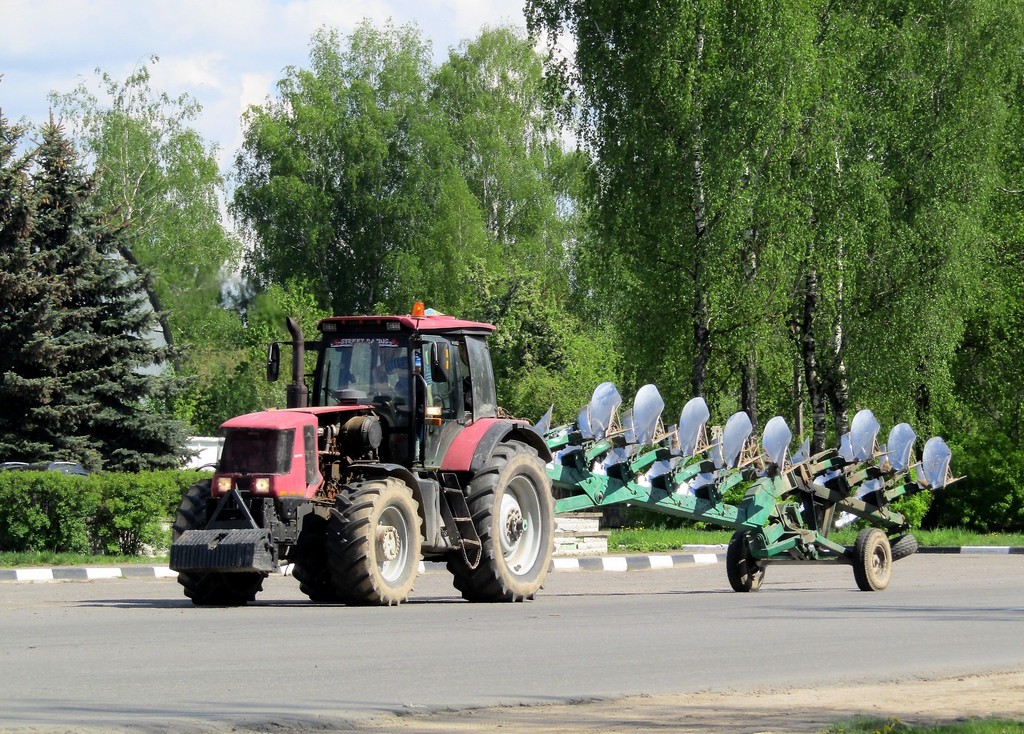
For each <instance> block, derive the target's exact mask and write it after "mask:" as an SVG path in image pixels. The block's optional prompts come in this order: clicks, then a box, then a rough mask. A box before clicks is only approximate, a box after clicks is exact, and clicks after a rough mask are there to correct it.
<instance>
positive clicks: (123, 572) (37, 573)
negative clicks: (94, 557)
mask: <svg viewBox="0 0 1024 734" xmlns="http://www.w3.org/2000/svg"><path fill="white" fill-rule="evenodd" d="M177 576H178V574H177V572H175V571H172V570H170V569H169V568H167V566H122V567H108V566H101V567H99V568H84V567H81V566H72V567H70V568H12V569H0V581H96V580H100V579H127V578H150V579H152V578H177Z"/></svg>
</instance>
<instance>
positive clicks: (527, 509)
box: [448, 441, 555, 602]
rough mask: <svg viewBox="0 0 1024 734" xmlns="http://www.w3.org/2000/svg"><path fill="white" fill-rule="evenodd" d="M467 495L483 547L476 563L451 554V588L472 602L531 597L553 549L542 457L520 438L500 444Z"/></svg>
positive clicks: (552, 513)
mask: <svg viewBox="0 0 1024 734" xmlns="http://www.w3.org/2000/svg"><path fill="white" fill-rule="evenodd" d="M468 495H469V496H468V504H469V511H470V514H471V516H472V518H473V522H474V524H475V525H476V530H477V534H478V535H479V536H480V542H481V543H482V545H483V548H482V554H481V557H480V562H479V564H478V565H477V567H476V568H470V567H469V566H468V565H467V563H466V560H465V558H464V557H463V555H462V554H461V553H459V554H455V553H452V554H450V555H449V557H448V570H449V571H450V572H451V573H452V576H453V583H454V585H455V588H456V589H458V590H459V592H461V594H462V597H463V598H464V599H467V600H469V601H474V602H515V601H523V600H525V599H532V598H533V597H534V595H535V594H536V593H537V591H538V590H540V588H541V586H542V585H543V584H544V579H545V577H546V576H547V573H548V569H549V567H550V566H551V555H552V553H553V552H554V539H555V531H554V530H555V509H554V507H555V506H554V499H553V498H552V496H551V489H550V483H549V480H548V477H547V473H546V472H545V470H544V462H543V461H541V459H540V457H539V456H538V455H537V452H536V451H535V450H534V449H532V448H530V447H528V446H527V445H526V444H524V443H521V442H519V441H508V442H506V443H501V444H499V445H498V446H497V447H496V448H495V449H494V453H493V454H492V455H491V457H490V459H488V460H487V463H486V464H485V465H484V467H483V468H482V469H481V470H480V471H479V472H477V474H476V475H475V476H474V477H473V479H472V480H471V481H470V483H469V493H468Z"/></svg>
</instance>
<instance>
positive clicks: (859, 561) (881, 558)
mask: <svg viewBox="0 0 1024 734" xmlns="http://www.w3.org/2000/svg"><path fill="white" fill-rule="evenodd" d="M853 577H854V578H855V579H856V580H857V588H859V589H860V590H861V591H881V590H882V589H884V588H885V587H886V586H888V585H889V579H890V578H891V577H892V549H891V548H890V546H889V539H888V538H887V537H885V533H883V532H882V531H881V530H879V529H878V528H865V529H864V530H861V531H860V533H859V534H858V535H857V542H856V543H855V544H854V546H853Z"/></svg>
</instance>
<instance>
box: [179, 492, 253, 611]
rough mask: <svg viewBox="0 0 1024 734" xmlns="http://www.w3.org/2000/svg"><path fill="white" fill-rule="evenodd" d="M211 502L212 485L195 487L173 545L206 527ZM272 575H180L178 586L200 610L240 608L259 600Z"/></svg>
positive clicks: (183, 507)
mask: <svg viewBox="0 0 1024 734" xmlns="http://www.w3.org/2000/svg"><path fill="white" fill-rule="evenodd" d="M209 500H210V481H209V480H206V481H204V482H199V483H197V484H193V485H192V486H191V487H190V488H189V490H188V493H187V494H186V495H185V497H184V498H183V499H182V500H181V506H180V507H179V508H178V512H177V514H176V515H175V516H174V524H173V525H171V541H172V542H173V541H175V540H177V539H178V538H180V537H181V536H182V534H183V533H184V532H185V531H186V530H202V529H203V528H205V527H206V522H207V518H208V512H207V508H208V507H209ZM267 575H268V574H266V573H261V572H258V571H242V572H230V573H228V572H224V571H179V572H178V583H179V584H181V585H182V586H183V587H184V588H185V596H187V597H188V598H189V599H191V600H192V603H193V604H195V605H196V606H223V607H237V606H242V605H244V604H247V603H249V602H251V601H254V600H255V599H256V595H257V594H258V593H260V592H261V591H262V590H263V579H265V578H266V577H267Z"/></svg>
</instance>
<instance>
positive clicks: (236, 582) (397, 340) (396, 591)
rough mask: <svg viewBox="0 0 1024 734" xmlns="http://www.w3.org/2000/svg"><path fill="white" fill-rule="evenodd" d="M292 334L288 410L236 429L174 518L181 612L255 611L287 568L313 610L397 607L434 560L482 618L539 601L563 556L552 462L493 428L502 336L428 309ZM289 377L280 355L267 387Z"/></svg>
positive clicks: (512, 432) (516, 432)
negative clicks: (489, 610) (495, 361)
mask: <svg viewBox="0 0 1024 734" xmlns="http://www.w3.org/2000/svg"><path fill="white" fill-rule="evenodd" d="M288 328H289V331H290V333H291V336H292V340H293V341H292V342H291V346H292V383H291V384H290V385H289V386H288V409H286V410H268V411H264V412H261V413H252V414H249V415H243V416H239V417H237V418H232V419H231V420H229V421H227V422H225V423H224V424H223V430H224V438H225V440H224V449H223V451H222V454H221V458H220V462H219V464H218V466H217V470H216V472H215V473H214V476H213V479H212V480H210V481H206V482H200V483H199V484H196V485H195V486H193V487H192V488H191V489H190V490H189V492H188V494H187V495H186V496H185V498H184V500H183V501H182V504H181V507H180V508H179V510H178V513H177V516H176V518H175V521H174V525H173V543H172V545H171V563H170V565H171V568H172V569H173V570H175V571H178V581H179V583H181V585H182V586H184V587H185V595H186V596H188V597H189V598H191V599H192V601H193V602H194V603H195V604H201V605H240V604H245V603H247V602H250V601H252V600H253V599H254V598H255V597H256V594H257V593H258V592H259V591H261V590H262V588H263V579H264V578H266V577H267V575H268V574H269V573H271V572H273V571H275V570H277V569H279V568H280V567H282V566H283V565H285V564H288V563H291V564H293V566H292V575H293V576H294V577H295V578H296V579H298V580H299V583H300V585H301V586H300V588H301V589H302V591H303V592H304V593H305V594H306V595H307V596H309V598H310V599H312V600H314V601H317V602H337V603H343V604H360V605H367V604H371V605H374V604H376V605H385V604H386V605H390V604H399V603H401V602H403V601H405V600H406V598H407V597H408V596H409V593H410V592H411V591H412V588H413V582H414V581H415V579H416V575H417V573H418V572H419V566H420V561H421V559H424V558H426V559H428V560H444V561H446V562H447V567H448V570H449V571H450V572H451V573H452V575H453V577H454V584H455V587H456V588H457V589H458V590H459V591H460V592H461V594H462V596H463V597H464V598H465V599H468V600H470V601H478V602H499V601H522V600H524V599H531V598H533V596H534V594H535V593H536V592H537V591H538V590H539V589H540V587H541V584H542V583H543V582H544V578H545V576H546V575H547V572H548V567H549V566H550V563H551V554H552V550H553V543H554V502H553V499H552V493H551V483H550V480H549V478H548V476H547V474H546V472H545V464H546V463H547V462H549V461H550V459H551V456H550V453H549V451H548V448H547V446H546V444H545V443H544V441H543V439H542V438H541V436H539V435H538V434H537V433H535V432H534V431H533V430H532V429H531V428H530V426H529V424H527V423H525V422H523V421H517V420H507V419H502V418H499V417H498V413H497V401H496V397H495V388H494V376H493V372H492V370H491V362H490V355H489V352H488V349H487V341H486V339H487V336H488V334H490V332H491V331H493V329H494V327H493V326H491V325H489V324H482V323H476V322H472V321H461V320H459V319H455V318H452V317H450V316H444V315H427V314H426V313H425V312H424V309H423V307H422V304H419V303H417V304H416V307H415V308H414V309H413V314H412V315H409V316H345V317H337V316H336V317H330V318H326V319H323V320H322V321H321V322H320V324H319V327H318V329H319V332H320V340H319V341H317V342H304V341H303V336H302V333H301V330H300V329H299V327H298V325H297V324H296V323H295V322H294V321H293V320H291V319H289V320H288ZM307 350H315V351H316V355H317V359H316V369H315V372H314V373H313V374H312V375H311V377H312V395H311V396H310V394H309V390H308V388H307V385H306V383H305V379H304V378H305V377H306V375H304V374H303V371H304V370H303V365H304V359H305V358H304V355H305V352H306V351H307ZM279 364H280V346H279V345H278V344H276V343H275V344H272V345H271V348H270V351H269V355H268V361H267V377H268V379H271V380H274V379H276V378H277V373H278V369H279Z"/></svg>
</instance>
